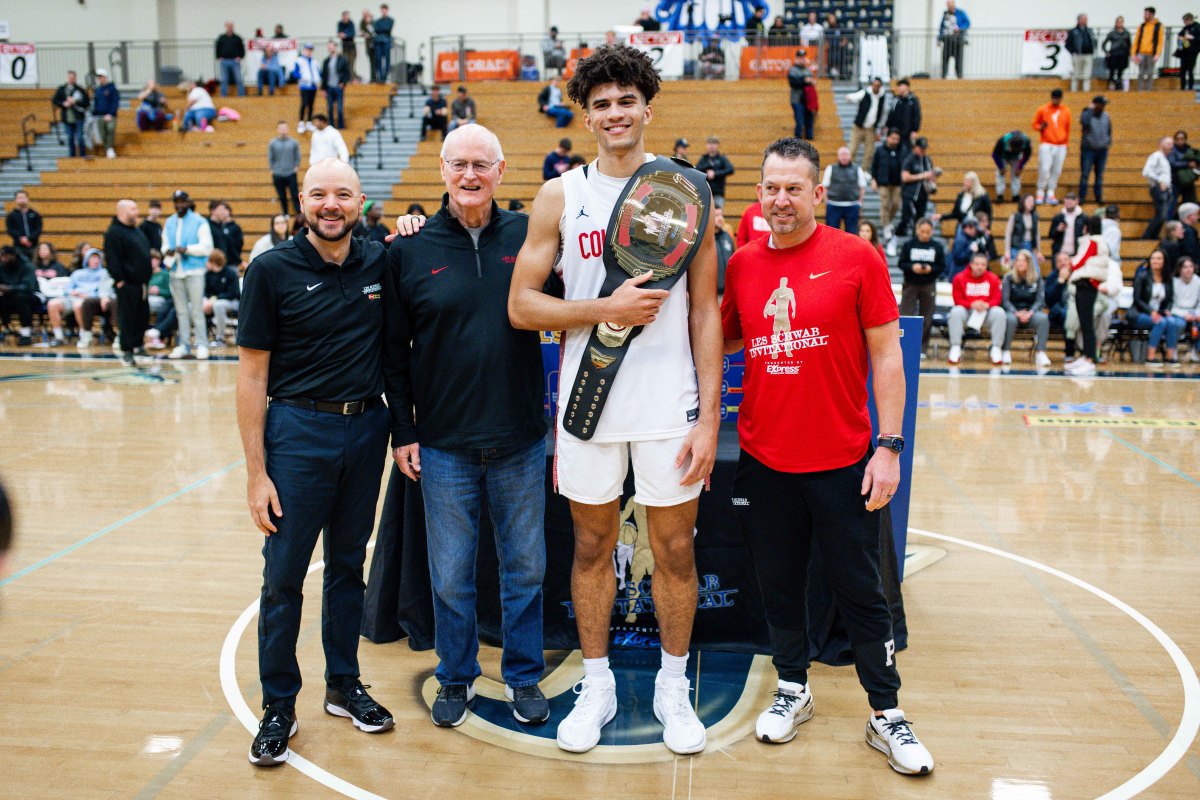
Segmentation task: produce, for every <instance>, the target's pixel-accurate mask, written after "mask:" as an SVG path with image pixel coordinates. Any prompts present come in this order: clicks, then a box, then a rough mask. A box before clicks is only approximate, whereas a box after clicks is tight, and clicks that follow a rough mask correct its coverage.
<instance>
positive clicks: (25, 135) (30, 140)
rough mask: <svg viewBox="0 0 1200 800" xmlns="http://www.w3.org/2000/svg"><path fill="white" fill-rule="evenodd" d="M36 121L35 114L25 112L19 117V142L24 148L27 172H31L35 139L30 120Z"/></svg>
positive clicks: (35, 135) (35, 134) (35, 133)
mask: <svg viewBox="0 0 1200 800" xmlns="http://www.w3.org/2000/svg"><path fill="white" fill-rule="evenodd" d="M36 121H37V114H26V115H25V116H23V117H21V144H22V146H23V147H24V148H25V164H26V165H27V166H26V168H27V169H28V171H29V172H33V153H32V152H31V151H32V149H33V144H34V142H36V141H37V131H35V130H33V129H32V128H31V127H30V126H29V123H30V122H36Z"/></svg>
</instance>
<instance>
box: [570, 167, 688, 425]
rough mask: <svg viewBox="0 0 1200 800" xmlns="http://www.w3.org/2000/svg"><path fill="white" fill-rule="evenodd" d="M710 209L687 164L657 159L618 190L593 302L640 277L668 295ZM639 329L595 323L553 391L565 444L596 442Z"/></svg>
mask: <svg viewBox="0 0 1200 800" xmlns="http://www.w3.org/2000/svg"><path fill="white" fill-rule="evenodd" d="M664 198H665V199H666V200H667V202H665V203H664V202H661V200H662V199H664ZM711 206H712V193H711V192H710V191H709V188H708V182H707V181H706V180H705V178H704V175H703V173H701V172H698V171H697V170H695V169H692V168H691V167H690V166H689V165H687V164H686V162H678V161H675V160H673V159H670V158H664V157H662V156H659V157H658V158H656V159H654V160H653V161H648V162H646V163H645V164H644V165H642V167H641V168H640V169H638V171H637V172H635V173H634V174H633V176H632V177H630V179H629V182H628V183H626V184H625V188H624V189H623V190H622V191H621V196H620V198H618V200H617V202H616V204H615V205H614V206H613V211H612V215H611V216H610V217H609V220H608V232H607V235H606V238H605V242H604V267H605V277H604V284H603V286H601V287H600V294H599V295H598V297H601V298H603V297H608V296H610V295H611V294H612V293H613V292H615V291H616V290H617V288H618V287H620V285H621V284H622V283H624V282H625V281H626V280H628V279H629V278H631V277H634V276H636V275H641V274H643V273H645V272H646V271H652V272H653V273H654V277H652V278H651V279H650V280H649V281H647V282H646V283H644V284H642V288H644V289H670V288H671V287H672V286H673V285H674V284H675V282H676V281H678V280H679V279H680V278H681V277H682V276H683V275H684V273H686V272H687V268H688V265H689V264H690V263H691V261H692V258H694V257H695V255H696V253H697V252H698V251H699V250H700V246H701V244H702V242H703V238H704V236H705V234H706V233H707V231H708V213H709V209H710V207H711ZM689 236H690V237H691V239H690V241H689V240H688V237H689ZM643 327H644V326H642V325H637V326H634V327H632V328H629V327H626V326H621V325H614V324H612V323H609V322H602V323H600V324H599V325H597V326H596V327H594V328H593V329H592V333H591V336H589V337H588V343H587V349H586V350H585V351H584V353H583V359H582V361H580V363H579V369H578V371H577V372H576V374H575V380H574V382H573V383H572V384H571V385H570V387H569V388H566V387H564V388H563V389H560V402H566V403H567V407H566V410H565V413H564V414H563V428H564V429H565V430H566V431H567V432H568V433H570V434H571V435H572V436H575V437H576V438H578V439H583V440H585V441H586V440H588V439H591V438H592V436H594V435H595V433H596V423H598V422H599V421H600V414H601V412H602V411H603V410H604V404H605V402H606V401H607V400H608V395H609V393H610V392H611V391H612V386H613V381H614V380H615V378H616V375H617V370H619V369H620V368H621V364H622V362H623V361H624V360H625V354H626V353H627V352H628V351H629V344H630V342H632V341H633V340H634V339H635V338H636V337H637V335H638V334H639V333H641V332H642V328H643ZM563 397H565V398H566V399H565V400H563V399H561V398H563Z"/></svg>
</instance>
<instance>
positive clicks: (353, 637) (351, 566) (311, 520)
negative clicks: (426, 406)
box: [258, 403, 390, 708]
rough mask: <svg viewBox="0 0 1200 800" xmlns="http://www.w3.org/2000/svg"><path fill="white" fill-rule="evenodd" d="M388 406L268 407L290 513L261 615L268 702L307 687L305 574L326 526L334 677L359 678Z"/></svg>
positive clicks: (326, 605) (327, 640) (328, 634)
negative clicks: (353, 409)
mask: <svg viewBox="0 0 1200 800" xmlns="http://www.w3.org/2000/svg"><path fill="white" fill-rule="evenodd" d="M389 429H390V425H389V417H388V411H387V407H386V406H384V405H383V404H382V403H378V404H376V405H375V407H374V408H370V409H368V410H367V411H364V412H363V413H362V414H354V415H348V416H342V415H341V414H327V413H325V412H322V411H311V410H308V409H303V408H295V407H293V406H285V405H282V404H280V403H272V404H271V405H270V406H269V407H268V408H267V420H266V428H265V431H264V442H263V444H264V449H265V451H266V460H267V475H268V477H270V478H271V480H272V482H274V484H275V490H276V491H277V492H278V493H279V505H280V507H281V508H282V509H283V516H282V517H278V518H276V517H274V516H273V515H272V521H273V522H274V524H275V527H276V528H278V531H277V532H276V533H273V534H271V535H270V536H268V537H266V539H265V540H264V542H263V549H262V553H263V561H264V565H263V587H262V596H261V598H260V600H259V614H258V672H259V680H260V681H261V682H262V690H263V708H266V707H267V706H268V705H270V704H272V703H276V702H279V703H281V704H283V705H292V704H294V703H295V698H296V695H297V693H299V691H300V684H301V680H300V665H299V663H298V662H297V661H296V639H297V637H298V636H299V634H300V608H301V604H302V603H303V600H304V596H303V595H304V576H305V575H306V574H307V573H308V564H309V560H310V559H311V558H312V553H313V548H314V547H315V546H316V543H317V536H318V535H319V534H321V532H322V530H324V536H323V537H322V546H323V552H324V560H325V570H324V581H323V592H322V598H321V643H322V644H323V645H324V648H325V682H326V684H327V685H328V686H343V685H345V684H346V683H349V682H351V681H354V680H357V679H358V677H359V672H358V632H359V629H360V627H361V625H362V616H363V595H364V589H365V587H366V584H365V583H364V582H363V561H364V560H365V559H366V554H367V540H369V539H370V538H371V532H372V530H374V527H375V504H376V501H377V500H378V499H379V482H380V480H381V478H382V477H383V466H384V463H385V462H386V460H387V452H388V450H387V444H388V434H389Z"/></svg>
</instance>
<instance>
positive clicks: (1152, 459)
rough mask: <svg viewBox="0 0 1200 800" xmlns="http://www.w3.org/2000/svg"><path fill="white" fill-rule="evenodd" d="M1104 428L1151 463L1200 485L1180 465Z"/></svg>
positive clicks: (1112, 437) (1107, 433)
mask: <svg viewBox="0 0 1200 800" xmlns="http://www.w3.org/2000/svg"><path fill="white" fill-rule="evenodd" d="M1102 430H1103V431H1104V435H1105V436H1107V437H1108V438H1110V439H1112V440H1113V441H1115V442H1119V443H1121V444H1122V445H1124V446H1125V447H1126V448H1128V449H1129V450H1132V451H1133V452H1135V453H1137V454H1138V455H1139V456H1142V457H1144V458H1145V459H1146V460H1148V461H1149V462H1150V463H1152V464H1156V465H1158V466H1160V467H1162V468H1163V469H1165V470H1166V471H1167V472H1170V473H1172V474H1173V475H1175V476H1176V477H1179V478H1183V479H1184V480H1185V481H1187V482H1188V483H1190V484H1192V485H1193V486H1200V481H1198V480H1196V479H1195V478H1193V477H1192V476H1191V475H1188V474H1187V473H1186V472H1184V471H1183V470H1181V469H1179V468H1178V467H1176V466H1174V465H1172V464H1168V463H1167V462H1166V461H1163V460H1162V459H1161V458H1159V457H1158V456H1156V455H1154V454H1153V453H1151V452H1149V451H1148V450H1143V449H1142V448H1140V447H1138V446H1137V445H1136V444H1134V443H1133V442H1129V441H1126V440H1125V439H1122V438H1121V437H1120V436H1117V435H1116V434H1115V433H1113V432H1112V431H1111V430H1109V429H1108V428H1104V429H1102ZM1158 430H1169V428H1159V429H1158Z"/></svg>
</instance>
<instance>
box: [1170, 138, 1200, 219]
mask: <svg viewBox="0 0 1200 800" xmlns="http://www.w3.org/2000/svg"><path fill="white" fill-rule="evenodd" d="M1198 159H1200V152H1197V151H1196V149H1195V148H1193V147H1192V146H1191V145H1189V144H1188V134H1187V131H1182V130H1180V131H1175V136H1174V143H1173V145H1172V147H1171V151H1170V152H1169V153H1167V161H1168V162H1169V163H1170V165H1171V210H1172V214H1174V209H1175V206H1176V204H1177V203H1180V202H1185V203H1194V202H1196V172H1195V171H1194V169H1195V167H1196V166H1197V163H1196V162H1197V160H1198Z"/></svg>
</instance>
